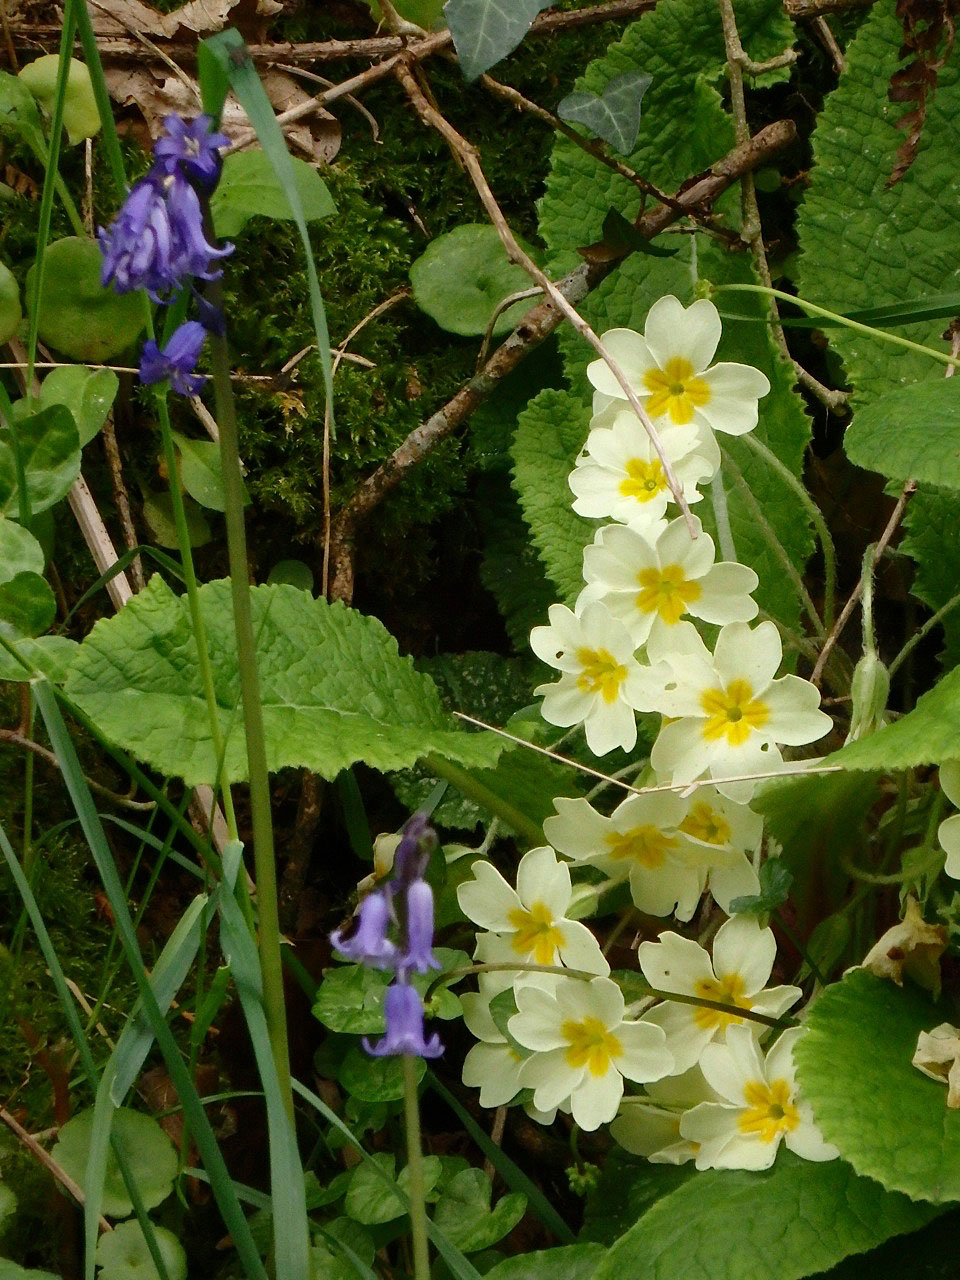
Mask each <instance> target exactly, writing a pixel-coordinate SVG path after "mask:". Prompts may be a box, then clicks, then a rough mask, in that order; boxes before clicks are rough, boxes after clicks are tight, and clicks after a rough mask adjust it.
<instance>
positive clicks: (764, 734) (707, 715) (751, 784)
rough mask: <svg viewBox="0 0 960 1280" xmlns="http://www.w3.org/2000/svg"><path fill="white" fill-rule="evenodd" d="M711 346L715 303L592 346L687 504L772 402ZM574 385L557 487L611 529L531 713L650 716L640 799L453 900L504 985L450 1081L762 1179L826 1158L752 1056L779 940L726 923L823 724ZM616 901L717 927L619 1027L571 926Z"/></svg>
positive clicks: (784, 1067) (608, 393)
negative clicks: (575, 409)
mask: <svg viewBox="0 0 960 1280" xmlns="http://www.w3.org/2000/svg"><path fill="white" fill-rule="evenodd" d="M719 340H720V318H719V315H718V313H717V310H716V308H715V307H714V306H713V304H712V303H711V302H709V301H706V300H701V301H698V302H695V303H694V304H693V305H692V306H690V307H687V308H684V307H683V306H682V305H681V304H680V302H679V301H678V300H677V299H676V298H673V297H667V298H662V299H661V300H660V301H659V302H658V303H656V304H655V306H654V307H653V308H652V309H651V311H650V313H649V315H648V317H647V323H646V328H645V331H644V334H643V335H642V336H641V335H640V334H637V333H633V332H632V331H630V330H626V329H617V330H614V331H612V332H611V333H607V334H605V335H604V339H603V341H604V345H605V346H606V348H607V350H608V351H609V352H610V354H611V355H612V356H613V357H614V359H615V360H616V361H617V363H618V364H619V366H620V368H621V370H622V371H623V372H624V373H625V375H626V377H627V379H628V381H629V383H630V385H631V387H632V388H633V390H634V391H635V392H636V394H637V396H638V397H639V399H640V400H641V402H642V403H643V405H644V408H645V409H646V411H647V413H648V414H649V416H650V418H651V420H652V421H653V423H654V426H655V427H656V430H657V433H658V435H659V437H660V441H661V443H662V446H663V450H664V452H665V455H666V457H667V459H668V460H669V462H670V464H671V467H672V470H673V472H674V475H675V477H676V481H677V483H678V484H679V486H680V489H681V490H682V494H683V497H684V498H685V500H686V501H687V502H688V503H696V502H698V501H699V500H700V499H701V498H702V497H703V493H702V492H701V490H702V488H703V486H705V485H706V484H708V483H709V482H710V481H711V479H712V478H713V477H714V476H715V475H716V473H717V471H718V470H719V467H720V462H721V454H720V449H719V446H718V444H717V439H716V433H718V432H720V433H726V434H727V435H741V434H743V433H744V432H747V431H750V430H752V429H753V427H755V426H756V424H757V421H758V401H759V400H760V398H761V397H762V396H764V395H765V394H766V393H767V392H768V391H769V389H770V387H769V383H768V382H767V379H766V378H765V377H764V376H763V374H762V373H759V372H758V371H757V370H756V369H752V368H749V367H747V366H745V365H738V364H729V363H717V364H714V363H711V362H712V361H713V357H714V353H715V351H716V349H717V345H718V343H719ZM587 376H588V378H589V379H590V382H591V383H592V385H593V388H594V403H593V410H594V413H593V418H592V420H591V423H590V431H589V434H588V436H587V441H586V445H585V447H584V450H583V452H582V454H581V456H580V457H579V458H578V459H577V461H576V464H575V466H574V469H573V472H572V474H571V476H570V488H571V489H572V491H573V494H574V503H573V507H574V510H575V511H577V512H578V513H579V514H581V515H583V516H588V517H592V518H594V519H600V520H604V519H605V520H607V521H609V522H610V523H607V524H605V525H603V526H602V527H600V528H598V530H597V533H596V536H595V538H594V541H593V543H592V544H591V545H589V546H587V547H586V548H585V550H584V555H583V577H584V587H583V590H582V591H581V593H580V595H579V597H578V599H577V600H576V603H575V606H574V608H572V609H570V608H567V607H566V606H564V605H560V604H556V605H553V606H551V608H550V610H549V622H548V625H546V626H540V627H535V628H534V629H533V632H532V634H531V637H530V644H531V648H532V649H533V651H534V653H535V654H536V655H537V656H538V657H539V658H541V659H542V660H543V661H544V662H546V663H547V664H548V665H549V666H552V667H554V668H555V669H556V670H557V671H558V672H559V679H558V680H557V681H556V682H554V683H551V684H546V685H542V686H541V687H540V688H539V689H538V690H537V693H539V694H541V695H542V696H543V703H542V708H541V710H542V714H543V717H544V719H545V720H546V721H547V722H548V723H550V724H554V725H558V726H561V727H563V728H567V727H572V726H575V725H581V724H582V725H583V729H584V734H585V737H586V741H587V746H588V747H589V749H590V750H591V751H592V752H593V753H594V754H595V755H597V756H603V755H606V754H607V753H608V752H610V751H612V750H614V749H615V748H617V747H619V748H622V749H623V750H625V751H630V750H632V749H633V748H634V747H635V746H636V742H637V737H638V730H637V712H638V711H639V712H654V713H659V715H660V716H661V717H662V721H661V725H660V729H659V733H658V734H657V736H656V740H655V742H654V744H653V747H652V750H651V753H650V760H649V768H648V770H647V774H646V777H645V778H644V781H649V782H650V783H651V784H652V785H650V786H647V787H644V788H641V789H640V790H639V791H634V792H633V793H632V794H630V795H629V796H628V798H627V799H625V800H623V801H622V803H620V804H618V805H617V806H616V807H615V808H613V809H612V812H606V813H604V812H601V811H599V810H598V809H597V808H595V807H594V806H593V805H592V804H591V803H590V802H589V801H588V800H586V799H575V798H572V797H559V798H557V799H556V800H555V801H554V805H555V809H556V813H555V814H554V815H553V816H552V817H549V818H547V820H546V821H545V822H544V824H543V831H544V835H545V837H546V839H547V840H548V841H549V842H550V843H549V846H545V847H543V848H538V849H533V850H531V851H530V852H528V853H527V854H525V856H524V857H523V858H522V859H521V861H520V864H519V866H518V868H517V875H516V889H514V888H513V887H512V886H511V885H510V884H509V883H507V881H506V880H505V879H504V878H503V876H501V875H500V873H499V872H498V871H496V870H495V869H494V868H493V867H492V866H491V865H490V863H489V862H487V861H485V860H482V859H479V860H477V861H476V862H475V863H474V865H473V868H472V870H473V878H472V879H471V880H467V881H465V882H464V883H462V884H461V885H460V888H459V890H458V898H459V902H460V906H461V908H462V910H463V912H464V914H465V915H466V916H468V917H469V918H470V919H471V920H472V921H474V923H475V924H477V925H478V926H480V928H481V930H482V932H481V933H480V934H479V936H478V939H477V947H476V952H475V958H476V959H477V960H478V961H480V962H482V963H486V964H490V965H491V966H495V969H491V971H490V972H486V973H484V974H482V975H481V980H480V983H479V991H478V992H477V993H476V994H471V995H468V996H466V997H464V1011H465V1018H466V1022H467V1025H468V1027H469V1029H470V1030H471V1031H472V1032H473V1033H474V1035H475V1036H476V1037H477V1039H478V1041H479V1042H480V1043H478V1044H477V1045H476V1046H475V1047H474V1048H473V1049H472V1050H471V1051H470V1053H469V1054H468V1055H467V1059H466V1062H465V1063H464V1081H465V1083H467V1084H472V1085H477V1086H479V1087H480V1089H481V1094H480V1100H481V1103H483V1104H484V1105H490V1106H498V1105H502V1104H504V1103H507V1102H510V1101H512V1100H513V1099H514V1098H516V1097H517V1095H518V1094H519V1093H521V1091H523V1090H527V1091H531V1092H528V1093H527V1094H526V1099H527V1101H526V1105H527V1109H528V1111H529V1113H530V1114H531V1115H532V1116H534V1118H536V1119H538V1120H541V1121H544V1122H548V1121H551V1120H552V1119H553V1117H554V1116H555V1114H556V1111H557V1110H558V1109H559V1110H563V1111H566V1112H569V1113H570V1114H571V1115H572V1117H573V1119H574V1120H575V1121H576V1123H577V1124H578V1125H580V1126H581V1127H582V1128H585V1129H594V1128H596V1127H597V1126H598V1125H600V1124H602V1123H605V1122H608V1121H612V1126H611V1132H612V1134H613V1136H614V1137H615V1138H616V1139H617V1140H618V1141H619V1142H620V1143H621V1144H622V1145H623V1146H625V1147H626V1148H627V1149H629V1150H631V1151H634V1152H637V1153H638V1154H642V1155H645V1156H647V1157H648V1158H650V1159H652V1160H657V1161H663V1162H672V1163H683V1162H685V1161H688V1160H694V1161H696V1164H697V1167H698V1168H744V1169H762V1168H767V1167H768V1166H769V1165H770V1164H772V1163H773V1160H774V1158H775V1156H776V1152H777V1150H778V1147H779V1145H780V1143H781V1142H784V1143H785V1144H786V1145H787V1147H789V1148H790V1149H791V1150H792V1151H794V1152H795V1153H796V1154H798V1155H800V1156H802V1157H804V1158H806V1159H811V1160H828V1159H832V1158H833V1157H834V1156H835V1155H836V1154H837V1152H836V1150H835V1149H834V1148H833V1147H831V1146H829V1145H828V1144H827V1143H825V1142H824V1140H823V1139H822V1137H821V1136H820V1133H819V1131H818V1130H817V1128H816V1125H815V1124H814V1121H813V1116H812V1113H811V1112H810V1109H809V1107H808V1106H807V1105H806V1104H805V1103H804V1101H803V1099H802V1097H801V1096H800V1095H799V1093H798V1089H797V1085H796V1080H795V1076H794V1070H793V1048H794V1045H795V1043H796V1040H797V1038H798V1036H799V1035H801V1034H802V1031H801V1029H800V1028H799V1027H798V1028H793V1029H790V1030H788V1031H783V1032H781V1033H780V1034H779V1036H778V1038H776V1039H775V1040H773V1042H772V1047H770V1048H769V1050H768V1051H767V1052H766V1055H765V1053H764V1047H763V1046H764V1043H765V1042H766V1041H769V1040H770V1038H771V1035H772V1027H773V1025H774V1024H776V1022H777V1020H779V1019H780V1018H782V1017H783V1016H784V1015H785V1014H786V1013H787V1011H788V1010H789V1009H791V1008H792V1007H793V1006H794V1005H796V1003H797V1001H798V1000H799V999H800V997H801V995H802V992H801V990H800V988H799V987H795V986H782V985H780V986H777V985H774V986H771V985H768V984H769V983H770V981H771V975H772V973H773V969H774V964H775V961H776V953H777V945H776V940H775V938H774V935H773V932H772V931H771V929H769V928H768V927H765V926H764V925H763V924H762V923H761V922H760V921H759V920H758V919H757V917H755V916H752V915H747V914H741V915H732V916H730V915H729V913H730V912H731V911H732V910H733V908H734V906H735V905H736V903H735V899H738V898H744V897H747V898H749V897H751V896H753V895H756V894H757V893H758V892H759V891H760V879H759V877H758V874H757V869H758V866H759V860H760V857H761V845H762V837H763V821H762V818H761V817H760V815H759V814H757V813H756V812H754V811H753V810H752V809H751V808H750V801H751V799H752V797H753V794H754V791H755V788H756V782H757V775H766V774H770V773H776V772H777V771H778V770H779V769H781V768H782V767H783V756H782V755H781V747H783V746H790V747H794V746H801V745H804V744H806V743H809V742H813V741H816V740H817V739H819V738H820V737H822V736H823V735H824V734H825V733H826V732H827V731H828V730H829V729H830V727H831V721H830V719H829V718H828V717H827V716H826V715H825V714H824V713H823V712H822V711H821V710H820V709H819V693H818V692H817V690H816V688H815V687H814V686H813V685H812V684H810V683H809V682H808V681H806V680H801V679H799V678H798V677H796V676H794V675H782V676H781V675H778V672H779V669H780V666H781V661H782V656H783V654H782V648H781V642H780V636H779V633H778V631H777V628H776V626H775V625H774V624H773V623H772V622H761V623H759V625H751V623H752V622H753V620H754V619H755V618H756V616H757V613H758V608H757V605H756V603H755V601H754V599H753V593H754V591H755V590H756V588H757V586H758V585H759V582H758V578H757V575H756V574H755V573H754V571H753V570H752V569H750V568H748V567H747V566H746V565H742V564H738V563H736V561H734V560H733V559H730V560H727V561H722V562H719V563H718V562H717V557H716V550H715V547H714V543H713V540H712V539H711V538H710V537H709V535H708V534H707V533H706V532H704V529H703V526H702V524H701V523H700V521H699V520H697V519H696V517H693V519H692V521H691V522H689V523H688V521H687V520H686V519H685V518H682V517H680V516H678V514H677V513H676V510H675V509H674V511H673V512H671V511H670V506H671V503H672V502H673V501H674V494H673V493H672V492H671V490H670V487H669V485H668V483H667V476H666V474H665V470H664V468H663V465H662V462H661V460H660V458H659V456H658V454H657V452H656V451H655V449H654V447H653V444H652V443H651V440H650V437H649V436H648V435H647V433H646V431H645V430H644V428H643V425H642V424H641V423H640V422H639V421H638V419H637V417H636V415H635V413H634V412H633V410H632V408H631V407H630V405H629V403H628V402H627V400H626V398H625V396H624V393H623V389H622V387H621V386H620V383H619V381H618V380H617V379H615V378H614V377H613V375H612V373H611V372H610V370H609V368H608V366H607V365H606V364H605V363H604V362H603V361H597V362H595V363H594V364H591V365H590V366H589V367H588V369H587ZM704 625H706V626H708V627H710V628H712V629H711V630H709V631H706V632H705V635H706V636H707V637H710V638H712V647H710V646H708V644H707V643H706V641H705V638H704V636H703V635H701V629H702V628H703V627H704ZM643 767H644V766H643V765H642V764H638V766H637V773H638V774H639V772H640V770H641V769H642V768H643ZM948 774H949V771H948ZM691 784H692V785H691ZM951 784H952V775H949V776H948V777H947V779H946V782H945V784H944V785H945V788H948V787H950V786H951ZM948 794H949V792H948ZM957 795H958V797H960V790H958V792H957ZM957 821H958V822H960V819H957ZM945 835H946V839H945V841H944V843H945V844H946V845H947V846H949V844H950V837H951V836H952V831H948V832H946V833H945ZM957 843H958V847H960V840H958V842H957ZM558 854H559V855H562V857H564V858H566V859H568V860H569V861H568V862H562V861H560V860H559V858H558ZM571 872H573V873H574V874H579V876H580V877H581V881H580V883H579V884H575V883H574V880H573V878H572V875H571ZM618 886H622V889H621V892H622V890H628V891H629V894H630V898H631V899H632V901H633V903H634V905H635V906H636V907H637V909H638V910H639V911H640V912H642V913H644V914H645V915H646V916H660V917H666V916H671V915H675V916H676V918H677V919H678V920H679V921H681V922H683V921H688V920H691V919H692V918H693V916H694V913H695V912H696V911H697V909H698V907H699V905H700V902H701V899H702V897H703V895H704V894H705V893H707V892H709V893H710V894H711V895H712V897H713V899H714V901H715V903H716V904H717V906H718V907H719V908H720V910H721V911H723V912H726V913H727V914H728V916H729V918H728V919H727V920H726V921H725V922H724V923H722V924H721V925H720V927H719V929H717V930H716V933H715V935H714V936H713V941H712V946H710V947H709V948H708V947H707V946H701V945H700V943H698V942H696V941H693V940H691V939H688V938H685V937H683V936H682V935H680V934H679V933H676V932H673V931H672V930H669V929H668V930H665V931H664V932H662V933H661V934H660V936H659V938H658V939H657V940H656V941H652V940H650V941H644V942H642V943H641V944H640V946H639V950H638V962H639V966H640V969H641V971H642V974H643V978H644V979H645V982H646V983H647V984H649V985H648V987H647V990H649V992H650V993H651V994H650V995H649V996H646V997H642V998H641V999H639V1000H637V1001H636V1002H635V1003H634V1004H632V1005H627V1004H626V1003H625V1000H624V995H623V992H622V991H621V987H620V985H619V984H618V983H617V982H616V981H614V977H615V975H611V974H610V970H609V967H608V964H607V960H606V957H605V955H604V953H603V951H602V950H601V949H600V947H599V945H598V943H597V941H596V938H595V937H594V935H593V933H592V932H591V931H590V930H589V929H587V927H586V926H585V925H584V924H583V923H581V920H580V918H579V917H582V916H583V915H586V914H588V913H589V912H590V911H591V910H593V909H594V908H595V907H596V904H597V902H598V900H599V899H600V897H601V896H602V895H603V894H604V893H606V891H607V890H608V889H615V888H617V887H618ZM511 965H516V966H517V968H516V969H515V970H512V969H511V967H510V966H511ZM564 970H570V971H571V972H570V973H569V974H567V973H565V972H564ZM573 971H576V972H575V973H574V972H573ZM625 1081H629V1082H631V1085H630V1087H627V1085H626V1084H625ZM636 1084H640V1085H642V1086H643V1089H642V1091H639V1090H637V1089H636V1088H634V1087H633V1086H634V1085H636Z"/></svg>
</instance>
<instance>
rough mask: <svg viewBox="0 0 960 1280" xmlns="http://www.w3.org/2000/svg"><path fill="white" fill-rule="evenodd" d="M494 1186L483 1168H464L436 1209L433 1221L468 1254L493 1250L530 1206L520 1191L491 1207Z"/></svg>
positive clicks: (449, 1186)
mask: <svg viewBox="0 0 960 1280" xmlns="http://www.w3.org/2000/svg"><path fill="white" fill-rule="evenodd" d="M491 1192H492V1188H491V1186H490V1180H489V1178H487V1176H486V1175H485V1174H484V1172H483V1170H482V1169H472V1168H471V1169H464V1170H462V1171H461V1172H460V1173H458V1174H457V1175H456V1176H455V1177H454V1178H452V1179H451V1180H450V1182H449V1183H448V1185H447V1186H446V1187H445V1188H444V1192H443V1195H442V1196H441V1197H440V1200H439V1202H438V1204H437V1207H436V1210H435V1211H434V1215H433V1220H434V1222H435V1223H436V1225H437V1226H438V1227H440V1229H441V1230H442V1231H444V1232H445V1233H446V1235H447V1238H448V1239H449V1240H450V1241H451V1243H452V1244H454V1245H456V1246H457V1248H458V1249H461V1250H462V1251H463V1252H464V1253H478V1252H479V1251H480V1250H481V1249H489V1248H490V1246H491V1245H494V1244H496V1243H497V1241H498V1240H502V1239H503V1237H504V1236H505V1235H507V1233H508V1232H510V1231H512V1230H513V1228H514V1227H515V1226H516V1225H517V1223H518V1222H519V1221H520V1219H521V1218H522V1217H523V1215H524V1213H525V1212H526V1209H527V1197H526V1196H525V1195H522V1194H521V1193H520V1192H518V1191H513V1192H511V1193H510V1194H509V1195H505V1196H503V1197H502V1198H501V1199H500V1200H498V1201H497V1203H496V1205H495V1206H494V1207H493V1209H491V1208H490V1196H491Z"/></svg>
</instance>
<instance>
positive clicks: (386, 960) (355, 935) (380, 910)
mask: <svg viewBox="0 0 960 1280" xmlns="http://www.w3.org/2000/svg"><path fill="white" fill-rule="evenodd" d="M392 918H393V916H392V912H391V910H390V904H389V902H388V901H387V897H386V895H385V894H383V893H378V892H375V893H368V894H367V896H366V897H365V898H364V900H363V901H362V902H361V903H360V914H359V918H358V923H357V927H356V928H355V929H354V930H353V931H352V932H348V931H345V930H343V929H336V930H335V931H334V932H333V933H331V935H330V942H331V945H332V946H333V947H335V948H336V950H337V951H339V952H341V953H342V954H343V955H345V956H348V957H349V958H350V959H351V960H356V961H358V962H359V963H360V964H366V965H369V966H370V967H371V968H372V969H389V968H390V967H391V966H392V965H393V963H394V961H395V960H396V956H397V948H396V946H395V945H394V943H392V942H391V941H390V939H389V938H388V937H387V931H388V929H389V928H390V923H391V921H392Z"/></svg>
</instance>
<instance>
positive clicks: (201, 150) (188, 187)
mask: <svg viewBox="0 0 960 1280" xmlns="http://www.w3.org/2000/svg"><path fill="white" fill-rule="evenodd" d="M212 125H213V121H212V119H211V118H210V116H206V115H202V116H197V118H196V119H195V120H182V119H181V118H180V117H179V116H176V115H169V116H167V117H166V119H165V120H164V128H165V129H166V136H165V137H162V138H160V139H159V140H158V141H157V142H156V144H155V145H154V149H153V154H154V161H153V165H152V167H151V168H150V171H149V173H147V175H146V176H145V177H143V178H141V179H140V181H139V182H137V183H135V184H134V186H133V187H132V188H131V190H130V193H129V195H128V196H127V198H126V200H125V201H124V203H123V207H122V208H121V210H120V212H119V213H118V214H117V217H116V218H115V219H114V221H113V222H112V223H111V224H110V226H109V227H107V228H103V227H101V228H100V229H99V230H98V232H97V239H98V240H99V242H100V249H101V252H102V253H103V268H102V271H101V277H100V278H101V283H102V284H103V286H104V288H106V287H107V285H110V284H112V285H113V287H114V289H115V290H116V292H117V293H130V292H133V291H134V290H137V289H145V290H146V292H147V294H148V296H149V297H150V298H151V299H152V300H153V301H154V302H158V303H162V304H167V303H170V302H173V301H174V300H175V298H176V297H177V296H178V295H179V293H180V292H181V290H182V289H183V288H184V287H186V286H187V285H189V284H190V282H191V280H193V279H199V280H216V279H217V278H218V277H219V276H220V275H221V274H222V269H221V268H220V267H218V266H217V263H218V262H219V261H220V259H222V258H225V257H227V256H228V255H229V254H231V253H232V252H233V245H232V244H225V245H223V246H222V247H221V248H217V246H216V245H213V244H210V242H209V241H208V239H207V237H206V233H205V231H204V226H203V207H202V204H201V200H200V194H198V188H199V191H200V193H202V194H203V195H205V196H206V195H209V193H210V192H211V191H212V190H213V188H214V187H215V186H216V184H217V181H218V179H219V177H220V169H221V159H220V148H221V147H224V146H226V145H227V143H228V141H229V139H228V138H227V137H226V136H225V135H224V134H222V133H218V132H216V131H214V130H213V129H212ZM204 305H205V308H206V311H207V312H209V311H211V310H212V308H210V306H209V304H204ZM218 324H219V325H220V327H221V328H222V319H219V318H217V319H213V320H211V318H210V317H209V316H206V317H205V318H204V324H203V325H201V324H200V323H199V322H197V321H195V320H191V321H188V322H187V323H186V324H183V325H181V326H180V327H179V328H178V329H177V330H176V331H175V332H174V333H173V335H172V336H171V338H170V340H169V342H168V343H167V345H166V347H164V349H163V350H162V351H161V350H159V348H158V347H157V344H156V343H155V342H153V341H152V340H150V341H148V342H147V343H146V344H145V345H144V349H143V355H142V359H141V364H140V377H141V381H143V382H145V383H150V382H159V381H161V380H162V379H164V378H169V380H170V385H171V386H172V387H173V389H174V391H177V392H179V393H180V394H181V395H193V394H194V393H195V392H196V391H197V390H199V388H200V387H201V386H203V383H204V382H205V379H204V378H201V377H199V376H198V375H195V374H194V372H193V371H194V368H195V367H196V362H197V359H198V358H199V356H200V350H201V348H202V346H203V338H204V336H205V333H204V326H205V328H206V329H213V330H214V331H217V326H218ZM191 357H192V359H191Z"/></svg>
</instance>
